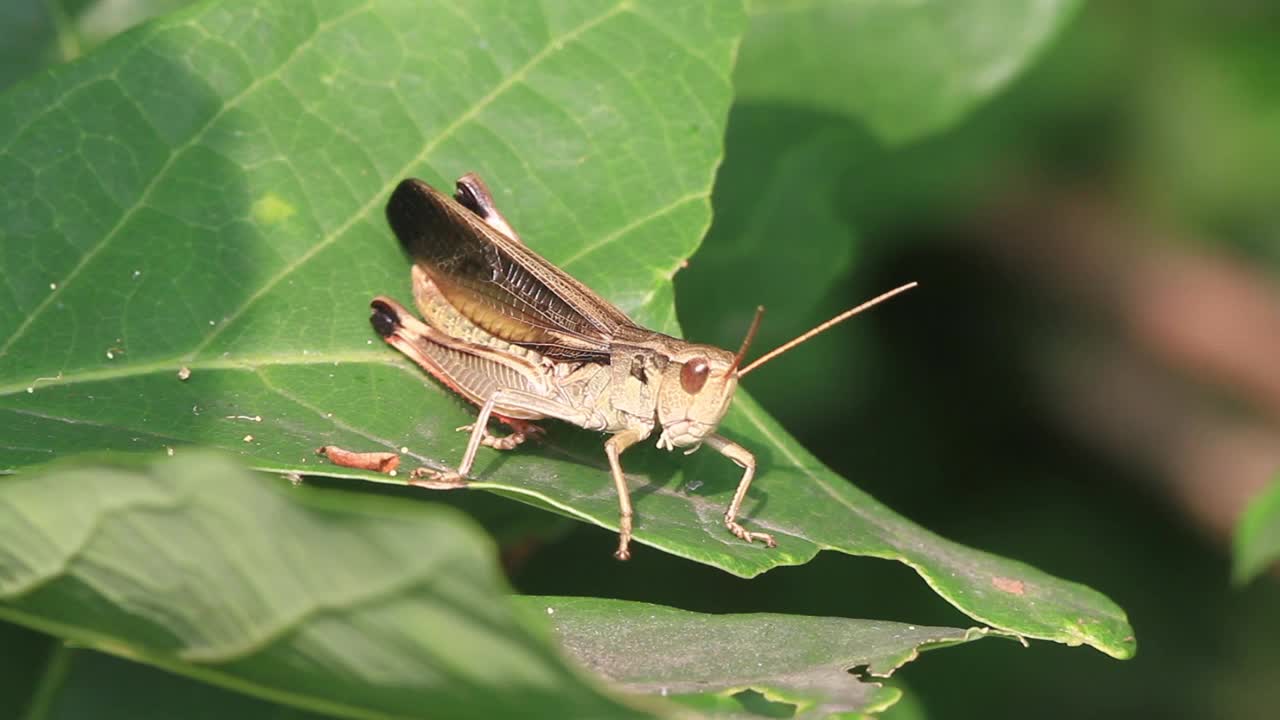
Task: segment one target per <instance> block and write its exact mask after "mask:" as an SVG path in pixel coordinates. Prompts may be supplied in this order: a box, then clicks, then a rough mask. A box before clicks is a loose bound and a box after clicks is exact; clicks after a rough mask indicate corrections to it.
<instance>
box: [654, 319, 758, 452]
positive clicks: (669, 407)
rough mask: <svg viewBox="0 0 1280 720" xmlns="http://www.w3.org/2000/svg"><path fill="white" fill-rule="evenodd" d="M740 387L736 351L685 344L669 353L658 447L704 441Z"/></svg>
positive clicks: (662, 388) (661, 397) (661, 396)
mask: <svg viewBox="0 0 1280 720" xmlns="http://www.w3.org/2000/svg"><path fill="white" fill-rule="evenodd" d="M737 389H738V372H737V363H736V362H735V356H734V354H733V353H731V352H728V351H726V350H721V349H720V348H717V347H713V346H711V345H693V344H684V345H683V347H681V348H680V349H679V350H678V351H677V352H675V353H674V354H672V355H671V356H670V362H669V363H668V364H667V366H666V368H664V369H663V371H662V383H661V385H659V387H658V407H657V416H658V424H660V425H661V426H662V435H661V436H660V437H659V438H658V447H662V448H666V449H667V450H673V449H675V448H678V447H688V446H691V445H697V444H698V443H701V442H702V441H703V439H705V438H706V436H707V435H710V434H711V433H713V432H715V429H716V426H718V425H719V424H720V419H721V418H723V417H724V414H725V412H726V411H727V410H728V409H729V403H730V401H731V400H733V393H734V391H735V390H737Z"/></svg>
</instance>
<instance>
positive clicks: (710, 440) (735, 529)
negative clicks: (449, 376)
mask: <svg viewBox="0 0 1280 720" xmlns="http://www.w3.org/2000/svg"><path fill="white" fill-rule="evenodd" d="M706 443H707V444H708V445H710V446H711V447H713V448H715V450H716V452H719V453H720V454H721V455H724V456H725V457H727V458H729V459H730V460H732V461H733V462H734V463H735V464H737V466H738V467H740V468H742V479H741V480H739V481H738V489H737V490H735V491H734V493H733V501H732V502H730V503H729V509H728V510H726V511H725V513H724V526H725V527H726V528H728V529H729V532H731V533H733V534H734V536H735V537H738V538H741V539H743V540H746V541H747V542H755V541H756V540H759V541H761V542H763V543H764V544H765V545H767V546H769V547H777V546H778V543H776V542H774V540H773V536H772V535H770V534H768V533H762V532H751V531H750V530H748V529H746V528H744V527H742V525H740V524H738V511H739V510H741V509H742V501H743V499H744V498H746V496H747V488H749V487H751V478H753V477H755V474H756V456H755V455H752V454H751V451H750V450H747V449H746V448H744V447H742V446H741V445H739V444H737V443H735V442H733V441H732V440H729V439H728V438H725V437H723V436H720V435H714V434H712V435H708V436H707V438H706Z"/></svg>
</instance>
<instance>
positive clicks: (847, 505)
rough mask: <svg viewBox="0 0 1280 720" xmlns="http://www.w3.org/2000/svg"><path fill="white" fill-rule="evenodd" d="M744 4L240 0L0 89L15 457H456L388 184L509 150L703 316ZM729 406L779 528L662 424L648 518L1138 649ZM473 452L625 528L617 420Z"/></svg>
mask: <svg viewBox="0 0 1280 720" xmlns="http://www.w3.org/2000/svg"><path fill="white" fill-rule="evenodd" d="M312 10H314V11H315V12H316V13H318V14H317V15H315V16H311V15H307V14H306V12H308V11H312ZM744 21H745V18H744V17H743V15H742V13H741V12H740V8H736V7H734V6H733V5H730V4H725V3H716V4H711V5H700V4H688V5H681V6H679V7H678V9H672V8H664V9H663V11H662V12H656V11H651V10H649V9H648V8H647V6H643V5H641V6H632V5H630V4H627V3H616V4H598V3H584V4H582V5H575V6H572V7H566V6H563V5H562V4H560V3H547V4H546V5H545V6H543V5H535V4H524V3H520V4H509V3H496V2H495V3H493V4H492V5H487V6H483V7H482V6H478V5H470V4H469V5H467V6H465V7H457V6H455V5H454V4H451V3H439V4H438V5H431V6H429V7H425V8H424V7H423V5H422V4H421V3H418V2H409V1H408V0H400V1H392V0H385V1H378V2H369V3H361V4H358V5H351V6H342V7H340V6H337V5H336V4H329V3H323V4H320V5H318V6H316V7H314V8H311V7H305V8H301V9H300V8H299V6H294V5H292V4H290V5H288V7H287V8H286V7H284V6H279V5H270V4H269V5H254V6H252V7H250V6H246V5H234V4H233V5H223V4H210V5H202V6H199V7H197V8H196V9H194V10H193V11H191V12H189V13H185V14H182V15H179V16H176V17H174V18H171V19H167V20H164V21H161V22H158V23H155V24H152V25H149V26H145V27H143V28H141V29H139V30H135V31H133V32H130V33H126V34H125V35H122V36H120V37H119V38H117V39H116V40H114V41H112V42H109V43H107V44H106V45H104V46H103V47H102V48H101V49H100V50H98V51H96V52H94V53H93V54H91V55H89V56H87V57H86V58H84V59H83V60H82V61H79V62H76V63H73V64H70V65H68V66H65V67H62V68H58V69H57V70H55V71H54V72H52V73H50V74H48V75H46V76H44V77H43V78H41V79H40V81H38V82H31V83H25V84H23V85H21V86H19V87H18V88H15V89H14V90H13V91H11V92H10V93H9V94H7V95H6V96H4V97H3V98H0V183H3V190H4V192H3V193H0V228H3V230H2V231H0V232H3V235H4V237H5V242H4V243H2V244H0V275H3V277H4V278H5V282H6V291H7V294H6V295H4V296H0V297H8V298H12V300H11V301H6V302H3V303H0V337H3V338H5V339H4V340H3V341H0V423H2V424H3V426H4V427H5V428H6V434H5V437H4V438H3V439H0V467H5V468H20V467H23V466H26V465H30V464H32V463H36V462H41V461H44V460H47V459H49V458H51V457H57V456H61V455H65V454H68V453H73V452H77V451H81V450H85V449H93V448H113V449H136V450H139V451H155V450H158V449H161V448H165V447H168V448H170V449H175V451H176V453H177V454H179V455H182V454H184V453H186V452H187V450H186V449H185V448H184V447H182V446H183V445H186V444H202V445H211V446H216V447H221V448H225V449H230V450H234V451H236V452H239V453H241V454H242V455H243V456H244V457H245V458H246V459H247V460H248V461H249V462H251V463H252V464H253V465H255V466H256V467H259V468H263V469H269V470H275V471H281V472H303V473H315V472H321V473H326V474H331V475H334V476H342V477H363V478H368V479H376V480H381V481H387V480H388V478H386V477H385V476H373V475H371V474H370V473H365V472H361V471H349V470H346V469H342V468H335V467H333V466H331V465H327V464H322V463H319V462H318V461H317V458H316V457H315V455H314V453H313V449H314V448H315V447H317V446H319V445H325V444H337V445H342V446H345V447H350V448H353V449H388V448H391V449H394V448H400V447H401V446H405V447H407V448H409V452H408V453H407V462H406V466H410V465H412V464H416V463H419V462H420V463H424V464H429V465H433V466H436V467H441V466H445V465H450V464H452V463H454V462H456V460H457V458H459V457H460V455H461V451H462V448H463V444H464V442H465V438H464V437H463V436H462V435H461V434H459V433H456V432H454V428H456V427H458V426H460V425H465V424H466V423H468V422H469V421H470V420H471V418H472V417H473V412H474V411H473V410H472V409H470V408H468V407H465V406H464V405H463V404H462V403H461V401H459V400H458V399H456V398H455V397H453V396H452V395H450V394H449V393H447V392H446V391H444V390H443V389H441V388H440V387H439V386H438V385H436V384H434V383H433V382H432V381H431V380H430V379H429V378H427V377H425V376H424V375H423V374H422V373H421V372H419V371H418V370H417V369H416V368H415V367H412V366H410V365H409V364H408V363H407V362H406V361H404V360H403V359H402V358H400V357H399V356H398V355H397V354H396V353H394V352H393V351H391V350H390V349H388V348H385V347H383V346H382V345H381V344H380V342H378V341H377V340H376V336H375V335H374V333H373V332H372V331H371V330H370V328H369V327H368V325H367V304H368V300H369V298H370V297H371V296H373V295H375V294H378V293H391V294H394V295H397V296H399V297H400V298H402V299H406V300H407V296H408V279H407V275H408V273H407V263H406V261H405V259H404V258H403V257H402V256H401V254H400V252H399V249H398V247H397V244H396V242H395V241H394V239H393V238H392V237H391V236H390V233H389V232H388V231H387V229H386V228H385V223H384V222H383V220H382V218H381V212H380V208H381V205H382V203H383V202H384V200H385V196H386V193H387V192H388V191H389V189H390V188H391V187H393V186H394V184H395V183H396V182H397V181H398V180H399V179H400V178H401V177H403V176H405V175H421V176H425V177H427V178H428V179H430V180H431V181H433V182H436V183H443V182H444V181H445V179H446V178H447V177H450V176H453V175H458V174H461V173H462V172H465V171H467V170H476V171H479V172H481V173H482V174H483V175H485V176H486V177H487V178H488V179H489V181H490V185H491V187H492V188H493V190H494V192H495V197H496V199H497V201H498V202H499V204H500V205H502V206H503V208H504V210H505V212H506V214H507V216H508V217H509V218H510V219H511V220H512V221H513V222H514V223H515V225H516V227H517V228H518V229H519V230H520V231H521V233H522V235H523V236H524V237H525V238H526V239H527V240H528V241H529V242H530V243H531V244H532V245H533V246H534V247H536V248H537V249H538V250H539V251H540V252H542V253H544V254H545V255H546V256H547V257H548V258H549V259H550V260H552V261H553V262H557V263H559V264H560V265H561V266H562V267H564V268H565V269H566V270H568V271H570V272H572V273H573V274H575V275H576V276H578V277H579V278H581V279H582V280H583V281H585V282H587V283H588V284H590V285H591V286H592V287H594V288H596V289H597V290H599V291H601V292H602V293H604V294H605V295H607V296H608V297H609V298H610V299H611V300H613V301H614V302H616V303H618V304H620V305H621V306H622V307H623V308H624V309H626V310H628V311H629V312H633V313H634V314H635V316H636V317H637V319H639V320H641V321H642V322H645V323H647V324H650V325H651V326H653V327H656V328H659V329H664V330H668V331H674V330H675V329H676V327H675V321H674V307H673V303H672V292H671V285H670V282H669V279H670V277H671V276H672V274H673V273H674V272H675V270H676V269H677V268H678V267H679V265H680V262H681V260H682V259H683V258H684V257H686V256H688V255H689V254H690V253H691V252H692V251H693V249H694V248H695V247H696V245H697V242H698V237H699V236H700V235H701V234H702V232H703V231H704V230H705V228H706V225H707V222H708V219H709V207H708V202H707V198H708V194H709V192H710V186H711V177H712V173H713V171H714V167H715V164H716V162H717V160H718V157H719V150H718V148H719V139H720V137H721V135H722V133H723V129H724V117H725V114H726V112H727V108H728V103H729V97H730V86H729V67H730V61H731V58H732V56H733V51H734V49H735V42H736V38H737V35H738V34H739V32H740V30H741V27H742V23H743V22H744ZM184 366H185V367H188V368H190V370H191V372H192V374H191V377H190V379H188V380H186V381H183V380H180V379H179V378H178V377H177V372H178V369H179V368H180V367H184ZM724 427H725V430H726V432H727V433H728V434H729V435H730V436H731V437H733V438H735V439H738V440H740V441H742V442H743V443H744V444H746V445H747V446H748V447H750V448H751V449H752V450H753V451H755V452H756V453H757V454H758V456H759V459H760V463H761V474H760V476H759V478H758V480H757V483H756V484H755V485H754V486H753V488H752V493H751V495H750V497H749V500H748V503H747V505H746V507H745V510H746V512H747V516H748V517H747V522H748V523H749V524H752V525H754V526H756V527H759V528H761V529H768V530H770V531H772V532H774V533H776V534H777V535H778V537H779V540H780V543H781V546H780V547H779V548H778V549H776V550H765V549H763V548H761V547H759V546H758V545H757V546H749V545H747V544H745V543H741V542H738V541H737V540H735V539H734V538H732V537H731V536H729V535H728V534H727V533H726V531H725V530H724V528H723V526H722V523H721V520H720V518H721V516H722V514H723V512H724V507H725V505H726V504H727V503H728V500H729V498H730V497H731V496H732V492H733V488H734V486H735V485H736V482H737V475H738V473H737V471H736V469H735V468H734V467H733V466H732V465H731V463H729V462H727V461H726V460H724V459H723V458H721V457H718V456H713V455H712V454H711V453H709V452H707V451H704V452H702V453H700V454H698V455H697V456H694V457H691V458H681V457H672V456H670V455H666V454H659V453H657V452H656V451H654V450H653V449H652V448H645V449H643V450H640V449H638V450H635V451H632V452H631V453H628V455H627V457H626V467H627V469H628V470H629V472H630V473H632V483H633V487H634V497H635V500H636V507H637V512H638V533H637V538H638V540H639V541H640V542H642V543H645V544H648V545H652V546H654V547H658V548H662V549H664V550H667V551H669V552H672V553H674V554H677V555H681V556H684V557H688V558H692V559H695V560H698V561H701V562H705V563H708V564H711V565H714V566H717V567H720V568H723V569H725V570H727V571H729V572H733V573H736V574H739V575H744V576H750V575H755V574H758V573H760V572H763V571H765V570H767V569H769V568H771V567H775V566H777V565H780V564H796V563H803V562H806V561H807V560H808V559H810V558H812V557H813V555H814V554H815V553H816V552H817V551H818V550H820V549H823V548H830V549H837V550H840V551H842V552H848V553H851V554H858V555H872V556H876V557H884V558H891V559H897V560H901V561H903V562H906V563H908V564H910V565H912V566H913V567H914V568H915V569H916V570H917V571H918V572H920V573H921V574H922V576H923V577H924V578H925V579H926V580H927V581H928V582H929V583H930V585H931V586H932V587H934V589H935V590H937V591H938V592H939V593H941V594H942V595H943V597H945V598H947V599H948V600H949V601H951V602H952V603H954V604H955V605H956V606H957V607H959V608H960V609H961V610H963V611H964V612H966V613H968V614H969V615H970V616H972V617H974V618H977V619H978V620H980V621H982V622H985V623H989V624H992V625H993V626H995V627H998V628H1002V629H1006V630H1009V631H1012V632H1016V633H1020V634H1023V635H1026V636H1029V637H1041V638H1048V639H1054V640H1058V641H1063V642H1069V643H1081V642H1084V643H1089V644H1092V645H1094V646H1096V647H1098V648H1100V649H1102V650H1103V651H1105V652H1107V653H1110V654H1112V655H1116V656H1118V657H1125V656H1128V655H1130V654H1132V652H1133V642H1132V638H1131V631H1130V630H1129V628H1128V625H1127V623H1126V621H1125V619H1124V615H1123V613H1122V612H1121V611H1120V610H1119V609H1118V608H1116V607H1115V606H1114V605H1113V604H1112V603H1110V602H1109V601H1108V600H1106V598H1104V597H1102V596H1101V595H1099V594H1097V593H1095V592H1093V591H1091V590H1088V589H1087V588H1084V587H1081V586H1078V585H1074V584H1072V583H1067V582H1063V581H1061V580H1057V579H1055V578H1052V577H1050V576H1048V575H1046V574H1044V573H1041V572H1039V571H1036V570H1034V569H1033V568H1029V567H1027V566H1025V565H1022V564H1020V563H1016V562H1012V561H1007V560H1002V559H999V558H995V557H993V556H990V555H987V554H985V553H981V552H976V551H973V550H969V549H966V548H963V547H960V546H958V545H955V544H953V543H949V542H947V541H945V540H943V539H941V538H937V537H936V536H934V535H932V534H930V533H928V532H927V531H925V530H923V529H921V528H918V527H916V526H915V525H913V524H911V523H910V522H908V521H906V520H905V519H903V518H901V517H900V516H898V515H896V514H894V513H892V512H891V511H889V510H888V509H886V508H884V507H883V506H881V505H879V504H878V503H876V502H875V501H874V500H872V499H871V498H869V497H867V496H866V495H865V494H863V493H861V492H859V491H858V490H856V489H855V488H853V487H852V486H851V485H849V484H848V483H847V482H846V481H844V480H843V479H842V478H839V477H837V476H835V475H833V474H832V473H830V472H829V471H828V470H826V469H825V468H824V467H822V466H821V464H820V463H818V462H817V461H816V460H815V459H814V458H813V457H812V456H810V455H808V454H807V453H806V452H805V451H804V450H803V449H802V448H800V447H799V446H798V445H797V444H796V443H795V441H794V440H792V439H791V438H790V437H788V436H787V435H786V434H785V433H784V432H783V431H782V430H781V428H779V427H778V426H777V425H776V424H775V423H773V422H772V421H770V420H769V419H768V418H766V417H765V416H764V415H763V414H762V413H761V412H760V411H759V409H758V407H757V406H756V405H755V404H754V403H753V402H751V400H750V399H749V398H747V397H746V396H745V394H743V396H741V397H739V398H738V401H737V407H736V410H735V411H734V412H733V413H732V414H731V415H730V416H729V418H728V419H727V421H726V423H725V425H724ZM406 469H408V468H407V467H406ZM474 474H475V476H476V477H477V478H479V479H480V480H481V481H482V482H478V483H476V486H477V487H482V488H488V489H491V490H494V491H497V492H500V493H506V494H509V495H513V496H516V497H519V498H521V499H522V500H525V501H527V502H531V503H535V504H540V505H544V506H548V507H552V508H555V509H557V510H558V511H560V512H562V513H565V514H568V515H571V516H573V517H577V518H580V519H584V520H588V521H590V522H594V523H597V524H601V525H605V526H607V527H612V526H615V524H616V519H617V508H616V499H615V497H614V495H613V491H612V489H611V487H610V484H609V482H608V479H607V475H606V473H605V471H604V469H603V453H602V452H601V449H600V440H599V438H598V437H596V436H593V435H592V434H590V433H584V432H581V431H578V430H576V429H574V428H569V427H563V426H557V425H556V424H552V429H551V432H550V433H549V438H548V441H547V443H546V444H545V446H544V447H543V448H542V449H540V450H539V449H536V448H528V449H521V450H520V451H517V452H513V453H505V454H500V453H494V452H490V451H487V450H486V451H485V453H484V454H483V455H482V456H481V457H480V459H479V462H478V463H477V465H476V468H475V473H474ZM397 482H399V481H398V480H397ZM607 552H608V548H601V553H602V556H605V554H606V553H607Z"/></svg>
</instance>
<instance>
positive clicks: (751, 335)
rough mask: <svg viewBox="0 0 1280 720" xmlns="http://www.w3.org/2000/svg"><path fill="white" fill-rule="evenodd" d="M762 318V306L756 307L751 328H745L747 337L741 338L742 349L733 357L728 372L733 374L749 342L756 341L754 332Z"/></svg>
mask: <svg viewBox="0 0 1280 720" xmlns="http://www.w3.org/2000/svg"><path fill="white" fill-rule="evenodd" d="M762 317H764V306H763V305H757V306H756V316H755V317H754V318H752V319H751V327H749V328H747V336H746V337H744V338H742V347H740V348H738V354H737V355H734V356H733V365H732V366H730V367H729V372H733V371H734V370H736V369H737V367H738V366H739V365H741V364H742V358H744V357H746V356H747V348H749V347H751V341H752V340H755V339H756V331H757V330H759V329H760V318H762Z"/></svg>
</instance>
